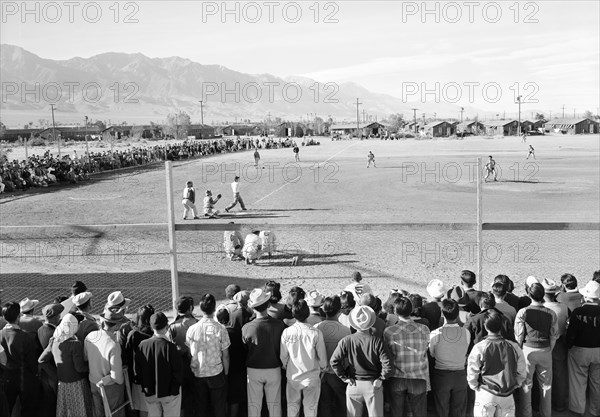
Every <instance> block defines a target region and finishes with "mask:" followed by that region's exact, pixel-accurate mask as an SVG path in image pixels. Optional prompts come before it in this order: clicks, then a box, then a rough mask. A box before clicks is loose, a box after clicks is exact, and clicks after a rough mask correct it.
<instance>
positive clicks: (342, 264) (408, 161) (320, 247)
mask: <svg viewBox="0 0 600 417" xmlns="http://www.w3.org/2000/svg"><path fill="white" fill-rule="evenodd" d="M598 139H599V138H598V136H591V135H587V136H542V137H530V138H529V139H528V143H527V144H523V143H521V142H520V139H518V138H511V137H508V138H496V139H483V138H467V139H465V140H461V141H457V140H452V141H450V140H435V141H433V140H428V141H418V140H406V141H379V140H370V141H339V142H331V141H329V140H328V139H321V145H320V146H311V147H302V148H301V150H300V159H301V161H300V162H299V163H298V164H295V163H294V156H293V153H292V151H291V149H277V150H261V151H260V153H261V165H260V167H259V168H258V169H257V168H256V167H254V166H253V163H254V161H253V160H252V155H251V153H235V154H225V155H219V156H215V157H211V158H206V159H202V160H197V161H186V162H177V163H175V166H174V170H173V175H174V186H175V190H174V198H175V210H176V214H177V216H176V218H177V222H181V223H183V221H182V220H181V214H182V213H181V212H182V207H181V203H180V201H181V199H180V193H181V190H182V189H183V186H184V184H185V181H187V180H193V181H194V184H195V187H196V189H197V190H198V194H199V195H200V197H201V196H202V195H203V191H204V190H205V189H211V190H212V191H213V194H215V195H216V194H217V193H221V194H223V199H222V200H221V201H220V202H219V203H218V204H217V207H216V208H217V209H220V210H222V209H223V208H224V207H225V205H226V204H228V203H229V202H230V201H231V189H230V186H229V183H230V182H231V181H232V180H233V176H234V175H236V174H241V176H242V180H241V184H242V185H241V186H242V189H241V193H242V196H243V197H244V200H245V202H246V205H247V206H248V208H249V210H248V211H246V212H241V211H239V207H236V208H234V209H233V211H232V213H230V214H224V216H223V217H222V218H221V219H218V220H208V219H205V218H203V219H201V220H197V221H193V222H201V223H202V222H211V223H228V222H230V221H234V222H235V223H236V224H240V225H243V227H242V228H243V230H244V231H245V232H244V233H246V232H250V231H251V229H254V228H258V229H260V228H261V226H260V225H261V224H264V223H268V224H271V225H273V226H272V230H273V231H275V233H276V234H277V238H278V243H279V244H278V250H277V252H276V253H275V254H274V256H273V257H272V258H271V259H265V260H262V261H260V262H259V265H257V266H246V265H244V264H243V263H240V262H231V261H229V260H227V259H225V257H224V254H223V253H222V250H221V242H222V232H205V233H200V232H183V231H180V232H177V239H178V241H177V244H178V251H179V252H180V255H179V257H178V261H179V268H178V269H179V271H180V291H181V292H182V293H185V294H192V295H195V296H199V295H200V294H202V293H203V292H206V291H209V292H214V293H215V294H217V295H218V296H222V293H223V290H224V288H225V286H226V285H227V284H229V283H231V282H237V283H239V284H240V286H242V287H245V288H252V287H254V286H257V285H261V284H262V282H263V281H264V280H265V279H278V280H280V281H281V282H282V287H283V289H284V290H287V289H289V288H290V287H291V286H293V285H301V286H304V287H306V289H312V288H318V289H320V290H321V291H323V292H326V293H327V292H337V291H339V290H340V289H341V288H343V286H345V285H346V284H347V282H348V277H349V275H350V274H351V273H352V272H353V271H356V270H358V271H361V273H362V274H363V277H364V278H365V281H366V282H368V283H369V284H370V285H371V286H372V287H373V288H374V290H375V291H376V292H377V293H378V294H381V295H385V294H387V293H388V292H389V290H390V289H392V288H405V289H407V290H409V291H418V292H420V293H422V294H424V293H425V291H424V288H425V285H426V283H427V281H428V280H430V279H432V278H434V277H438V278H442V279H444V280H445V281H446V282H448V283H454V282H456V277H457V274H458V272H459V271H460V270H462V269H465V268H467V269H475V258H474V257H473V256H472V255H473V250H474V246H473V245H474V242H475V241H476V236H475V233H474V232H473V231H470V230H439V231H436V230H433V231H431V230H428V231H418V230H413V231H402V230H396V229H394V226H392V224H394V223H406V222H415V223H423V222H426V223H431V222H434V223H435V222H440V223H474V222H475V213H476V193H475V190H476V183H475V178H476V168H475V167H474V163H475V161H476V158H477V157H479V156H482V157H485V158H486V159H487V156H488V155H490V154H491V155H493V157H494V159H495V160H496V162H497V164H498V165H499V174H500V175H499V177H498V181H497V182H488V183H486V184H483V187H484V201H483V205H484V216H483V219H484V222H598V221H599V216H600V206H599V204H600V203H599V201H600V193H599V187H598V185H599V184H598V183H599V178H600V169H599V159H600V158H599V140H598ZM529 143H531V144H532V145H533V146H534V147H535V149H536V157H537V159H536V160H531V159H530V160H526V159H525V158H526V156H527V145H529ZM369 151H372V152H373V153H374V154H375V156H376V158H375V160H376V164H377V168H373V167H371V168H366V166H367V158H366V155H367V153H368V152H369ZM263 167H264V168H263ZM165 184H166V182H165V174H164V170H162V169H157V170H150V171H147V170H146V171H141V170H133V171H130V172H127V173H123V174H119V175H111V176H109V177H105V178H101V179H96V180H92V181H90V182H89V183H86V184H82V185H79V186H76V187H69V188H65V189H57V188H55V189H50V190H48V191H47V192H41V193H35V194H15V195H13V196H5V195H3V197H2V199H0V222H1V224H2V226H10V225H53V224H88V225H90V224H91V225H93V224H113V223H165V222H166V220H167V215H166V209H167V203H166V198H165V189H166V186H165ZM198 205H199V206H201V203H200V204H198ZM187 222H191V221H187ZM369 223H378V224H381V223H389V224H390V229H389V230H385V229H384V230H380V229H378V230H371V231H370V230H360V231H359V230H356V229H357V228H356V226H355V225H356V224H360V225H364V224H369ZM277 224H288V225H289V224H337V225H339V226H338V227H337V229H336V230H335V231H333V232H332V231H319V230H315V231H311V232H310V233H309V232H302V231H298V230H286V231H278V230H277ZM484 241H485V242H486V246H484V249H485V252H484V255H485V256H484V269H483V270H484V276H483V277H482V278H483V282H484V287H487V286H488V285H489V282H491V280H492V279H493V276H494V275H496V274H498V273H501V272H502V273H506V274H507V275H509V276H510V277H511V278H513V279H514V280H515V281H516V282H517V287H518V288H519V289H520V283H521V281H522V280H524V278H525V277H526V276H528V275H539V276H549V277H551V278H555V279H558V277H559V276H560V275H561V274H562V273H564V272H571V273H574V274H575V275H576V276H577V277H578V278H580V279H581V280H582V281H583V282H586V281H587V280H588V279H589V277H591V274H592V272H593V271H594V270H596V269H598V265H599V264H600V260H599V253H600V247H599V239H598V232H597V231H560V232H548V231H545V232H541V231H538V232H535V231H532V232H529V231H528V232H500V231H489V232H485V233H484ZM167 252H168V240H167V234H166V230H165V232H164V233H162V232H148V233H139V232H126V233H122V234H118V235H117V234H111V233H105V234H104V235H101V234H93V233H89V232H82V233H80V234H77V233H75V234H71V235H69V236H64V235H46V236H39V235H36V234H30V235H28V236H23V235H10V234H6V233H4V234H3V235H2V259H1V261H2V263H1V266H2V273H1V275H0V276H1V281H2V282H1V283H0V286H1V287H2V288H3V289H4V290H5V291H4V294H3V296H2V298H3V300H6V299H18V298H19V297H21V296H25V295H27V296H29V297H33V298H35V297H37V298H39V299H40V300H42V302H45V301H49V300H50V299H51V298H52V297H54V296H55V295H57V294H58V293H60V292H61V290H60V289H61V288H65V286H68V285H67V284H68V283H69V282H72V281H74V280H75V279H80V280H83V281H84V282H86V283H87V285H88V286H89V287H90V288H94V287H97V288H98V289H99V291H100V293H101V295H103V294H104V292H109V291H110V290H112V289H114V288H119V289H124V291H126V292H128V293H129V294H131V297H132V298H133V299H134V301H135V299H136V298H137V299H138V300H139V302H140V303H145V302H147V301H146V300H147V299H152V300H156V301H155V303H157V304H159V305H160V306H161V307H162V308H168V297H169V294H170V284H169V276H170V275H169V274H170V273H169V259H168V256H167V255H166V253H167ZM298 254H299V255H300V257H301V262H300V265H299V266H296V267H292V266H290V260H291V257H292V256H294V255H298ZM62 292H64V291H62ZM157 294H158V295H160V296H161V297H155V295H157ZM164 299H166V300H167V302H166V304H167V305H165V302H163V301H160V300H164Z"/></svg>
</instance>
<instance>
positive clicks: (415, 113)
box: [412, 109, 419, 133]
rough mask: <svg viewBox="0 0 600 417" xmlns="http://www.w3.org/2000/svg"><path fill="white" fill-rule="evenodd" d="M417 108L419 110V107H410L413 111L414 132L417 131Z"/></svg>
mask: <svg viewBox="0 0 600 417" xmlns="http://www.w3.org/2000/svg"><path fill="white" fill-rule="evenodd" d="M417 110H419V109H412V111H413V121H414V122H415V133H417V132H418V129H417Z"/></svg>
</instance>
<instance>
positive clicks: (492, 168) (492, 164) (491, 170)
mask: <svg viewBox="0 0 600 417" xmlns="http://www.w3.org/2000/svg"><path fill="white" fill-rule="evenodd" d="M485 169H486V171H487V172H486V174H485V178H484V181H485V182H487V179H488V177H489V176H490V175H491V174H494V181H498V170H497V169H496V161H494V158H492V155H490V156H489V160H488V162H487V164H485Z"/></svg>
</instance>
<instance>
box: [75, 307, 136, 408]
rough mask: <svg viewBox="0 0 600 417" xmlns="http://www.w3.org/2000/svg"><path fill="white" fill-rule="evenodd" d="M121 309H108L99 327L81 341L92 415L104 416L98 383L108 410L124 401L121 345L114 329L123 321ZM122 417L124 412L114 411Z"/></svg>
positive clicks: (102, 316)
mask: <svg viewBox="0 0 600 417" xmlns="http://www.w3.org/2000/svg"><path fill="white" fill-rule="evenodd" d="M125 320H126V319H125V315H124V313H123V310H118V311H116V312H115V311H112V310H109V309H107V308H105V309H104V312H103V313H102V314H100V322H101V324H102V325H101V328H100V329H99V330H96V331H93V332H90V333H89V334H88V335H87V336H86V338H85V341H84V349H83V353H84V357H85V359H86V360H87V361H88V364H89V369H90V374H89V380H90V387H91V389H92V399H93V401H94V416H95V417H102V416H104V404H103V402H102V396H101V394H100V388H99V385H103V386H104V389H105V391H106V396H107V399H108V404H109V405H110V408H111V410H112V409H114V408H117V407H118V406H120V405H121V404H123V402H124V399H125V391H124V386H123V382H124V378H123V362H122V360H121V346H120V345H119V343H117V341H116V332H117V330H118V329H119V326H120V325H121V324H122V323H123V321H125ZM114 415H115V416H116V417H123V416H124V415H125V414H124V411H123V410H121V411H119V413H117V414H114Z"/></svg>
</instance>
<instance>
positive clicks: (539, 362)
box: [515, 282, 558, 417]
mask: <svg viewBox="0 0 600 417" xmlns="http://www.w3.org/2000/svg"><path fill="white" fill-rule="evenodd" d="M544 294H545V291H544V287H543V286H542V284H540V283H539V282H536V283H534V284H532V285H531V286H530V287H529V296H530V297H531V304H530V305H529V306H527V307H525V308H523V309H521V310H519V312H518V313H517V318H516V319H515V338H516V340H517V343H518V344H519V346H520V347H522V349H523V355H524V356H525V362H526V363H527V376H526V378H525V382H524V383H523V387H522V388H520V389H519V405H518V407H519V410H520V415H522V416H523V417H531V415H532V404H531V390H532V388H533V377H534V374H537V378H538V382H539V385H540V387H539V388H540V406H539V408H540V416H541V417H551V416H552V350H553V349H554V345H555V343H556V339H558V319H557V317H556V314H555V313H554V311H552V310H550V309H549V308H547V307H544V305H543V302H544Z"/></svg>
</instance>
